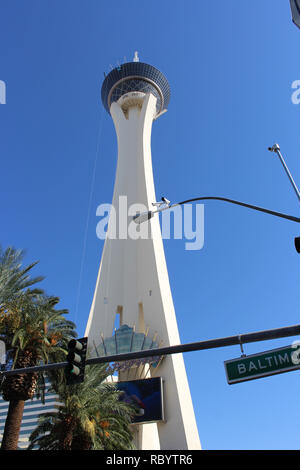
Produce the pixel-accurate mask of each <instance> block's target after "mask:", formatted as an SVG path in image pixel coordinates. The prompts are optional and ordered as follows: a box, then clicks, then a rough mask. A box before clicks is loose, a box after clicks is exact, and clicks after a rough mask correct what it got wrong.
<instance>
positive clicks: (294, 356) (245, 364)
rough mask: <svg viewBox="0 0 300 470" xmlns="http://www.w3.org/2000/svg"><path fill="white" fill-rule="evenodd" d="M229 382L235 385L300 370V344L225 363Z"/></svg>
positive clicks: (296, 343)
mask: <svg viewBox="0 0 300 470" xmlns="http://www.w3.org/2000/svg"><path fill="white" fill-rule="evenodd" d="M224 366H225V371H226V377H227V382H228V383H229V384H235V383H239V382H245V381H247V380H253V379H259V378H261V377H268V376H270V375H275V374H282V373H283V372H289V371H291V370H297V369H300V343H298V342H295V343H294V344H293V345H291V346H285V347H284V348H278V349H271V350H270V351H265V352H261V353H258V354H252V355H251V356H245V355H244V356H242V357H239V358H237V359H231V360H229V361H224Z"/></svg>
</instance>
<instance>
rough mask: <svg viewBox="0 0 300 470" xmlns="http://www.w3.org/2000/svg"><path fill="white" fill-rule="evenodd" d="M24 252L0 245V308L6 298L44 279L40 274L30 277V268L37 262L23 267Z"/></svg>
mask: <svg viewBox="0 0 300 470" xmlns="http://www.w3.org/2000/svg"><path fill="white" fill-rule="evenodd" d="M24 254H25V253H24V251H23V250H16V249H15V248H12V247H8V248H7V249H6V250H3V249H2V248H1V246H0V308H2V306H3V304H4V303H5V302H6V301H7V300H9V299H11V298H13V297H15V296H16V295H17V294H18V293H20V292H22V291H23V290H24V289H27V288H29V287H31V286H32V285H34V284H36V283H37V282H40V281H42V280H43V279H44V278H43V277H41V276H39V277H35V278H31V277H30V271H31V269H32V268H33V267H34V266H35V265H36V264H37V263H38V262H37V261H36V262H34V263H31V264H29V265H28V266H26V267H24V268H23V267H22V262H23V258H24ZM35 292H38V291H37V290H36V291H35Z"/></svg>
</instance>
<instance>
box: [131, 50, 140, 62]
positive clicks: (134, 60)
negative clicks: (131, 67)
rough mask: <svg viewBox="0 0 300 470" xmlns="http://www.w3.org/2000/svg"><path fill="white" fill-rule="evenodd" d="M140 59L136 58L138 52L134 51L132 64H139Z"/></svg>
mask: <svg viewBox="0 0 300 470" xmlns="http://www.w3.org/2000/svg"><path fill="white" fill-rule="evenodd" d="M139 61H140V59H139V56H138V51H135V53H134V57H133V62H139Z"/></svg>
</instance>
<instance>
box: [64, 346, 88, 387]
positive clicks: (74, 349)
mask: <svg viewBox="0 0 300 470" xmlns="http://www.w3.org/2000/svg"><path fill="white" fill-rule="evenodd" d="M86 352H87V338H80V339H71V341H69V344H68V355H67V362H68V365H67V366H66V368H65V377H66V381H67V385H74V384H79V383H81V382H83V381H84V371H85V359H86Z"/></svg>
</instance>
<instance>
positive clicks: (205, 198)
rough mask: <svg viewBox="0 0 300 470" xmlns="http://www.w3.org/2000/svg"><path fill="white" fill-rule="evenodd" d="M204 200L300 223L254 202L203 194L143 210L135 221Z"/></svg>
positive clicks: (292, 217) (134, 217)
mask: <svg viewBox="0 0 300 470" xmlns="http://www.w3.org/2000/svg"><path fill="white" fill-rule="evenodd" d="M204 200H217V201H225V202H230V203H231V204H237V205H239V206H243V207H247V208H248V209H253V210H256V211H259V212H264V213H265V214H270V215H274V216H276V217H281V218H282V219H287V220H291V221H292V222H298V223H300V218H299V217H295V216H294V215H288V214H283V213H281V212H276V211H272V210H269V209H265V208H264V207H259V206H254V205H252V204H247V203H245V202H241V201H236V200H234V199H228V198H226V197H219V196H203V197H195V198H192V199H186V200H185V201H181V202H177V203H176V204H171V205H167V206H166V207H163V208H161V209H157V210H156V211H148V212H142V213H141V214H136V215H134V216H133V220H134V221H135V223H137V224H141V223H143V222H145V221H146V220H149V219H151V217H153V215H154V214H156V213H157V212H163V211H165V210H168V209H171V208H172V207H176V206H182V205H183V204H187V203H189V202H195V201H204Z"/></svg>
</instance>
